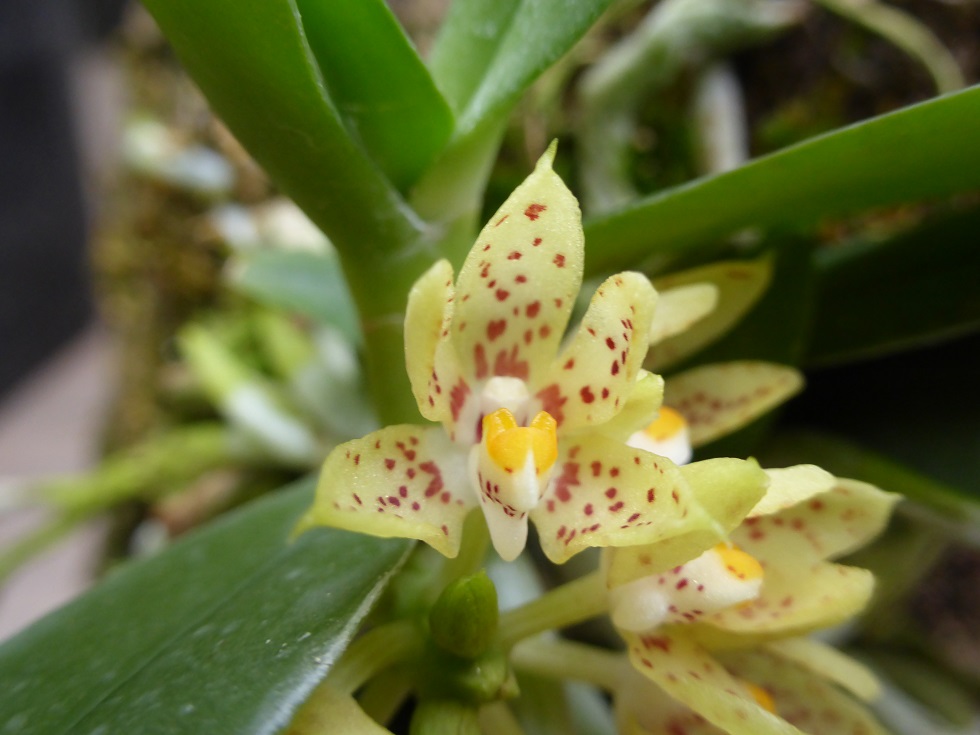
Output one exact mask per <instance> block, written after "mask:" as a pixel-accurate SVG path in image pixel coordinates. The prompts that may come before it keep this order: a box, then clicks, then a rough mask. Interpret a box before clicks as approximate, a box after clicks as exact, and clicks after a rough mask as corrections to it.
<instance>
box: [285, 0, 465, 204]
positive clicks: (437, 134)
mask: <svg viewBox="0 0 980 735" xmlns="http://www.w3.org/2000/svg"><path fill="white" fill-rule="evenodd" d="M296 6H297V8H298V9H299V13H300V20H301V22H302V24H303V29H304V30H305V32H306V37H307V39H308V40H309V44H310V47H311V48H312V50H313V54H314V56H315V57H316V60H317V62H318V63H319V66H320V71H321V72H322V74H323V78H324V81H325V82H326V85H327V89H328V90H329V92H330V97H331V99H332V100H333V102H334V104H335V105H336V107H337V109H338V110H339V111H340V114H341V115H342V116H343V118H344V121H345V122H346V123H347V127H348V129H349V130H351V131H352V132H353V134H354V136H355V137H356V138H357V139H359V140H360V141H361V143H363V144H364V147H365V148H367V150H368V151H369V152H370V154H371V157H372V158H373V159H374V160H375V161H376V162H377V164H378V165H379V166H380V167H381V169H382V170H383V171H384V172H385V173H386V174H387V175H388V177H389V178H390V179H391V180H392V181H393V182H394V183H395V185H396V186H397V187H398V188H399V189H400V190H402V191H404V190H405V189H407V188H408V186H410V185H411V184H412V183H414V182H415V180H416V179H417V178H418V177H419V176H420V175H421V174H422V172H423V171H425V169H426V167H427V166H428V165H429V164H431V163H432V161H433V160H434V159H435V157H436V156H437V155H438V153H439V152H440V151H441V150H442V148H443V146H444V145H445V144H446V142H447V141H448V140H449V136H450V134H451V133H452V130H453V115H452V113H451V112H450V110H449V106H448V104H447V103H446V101H445V100H444V99H443V98H442V95H441V94H440V93H439V91H438V90H437V89H436V87H435V83H434V82H433V81H432V77H431V76H430V75H429V71H428V69H426V68H425V66H424V65H423V64H422V60H421V59H420V58H419V57H418V54H416V53H415V49H414V48H413V47H412V44H411V42H410V41H409V40H408V38H407V37H406V36H405V34H404V32H403V31H402V28H401V26H400V25H399V24H398V21H397V20H395V18H394V16H392V14H391V11H390V10H389V9H388V6H387V5H386V4H385V3H384V2H383V1H382V0H342V1H340V2H337V1H336V0H334V1H333V2H324V1H323V0H296Z"/></svg>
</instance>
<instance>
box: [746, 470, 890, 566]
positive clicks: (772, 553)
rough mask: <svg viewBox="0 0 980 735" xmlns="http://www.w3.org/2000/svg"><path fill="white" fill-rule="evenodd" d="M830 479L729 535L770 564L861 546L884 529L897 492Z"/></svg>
mask: <svg viewBox="0 0 980 735" xmlns="http://www.w3.org/2000/svg"><path fill="white" fill-rule="evenodd" d="M770 474H771V471H770ZM832 482H833V485H832V489H831V490H829V491H827V492H823V493H819V494H815V495H812V496H809V497H808V499H807V500H805V501H804V502H801V503H797V504H796V505H793V506H790V507H788V508H785V509H784V510H781V511H779V512H777V513H773V514H770V515H764V516H756V517H753V518H748V519H746V521H745V523H744V524H743V525H742V526H741V527H740V528H739V529H738V530H736V531H735V532H734V533H733V534H732V538H733V539H734V540H735V541H736V543H738V544H739V545H740V546H742V547H743V548H745V549H746V550H747V551H749V552H750V553H751V554H753V555H755V556H757V557H759V558H762V559H767V560H768V563H769V565H770V566H785V567H800V566H808V565H810V564H812V563H815V562H817V561H819V560H821V559H833V558H837V557H839V556H842V555H844V554H847V553H849V552H851V551H854V550H855V549H858V548H860V547H861V546H863V545H864V544H866V543H867V542H868V541H870V540H871V539H872V538H874V537H875V536H876V535H878V534H879V533H880V532H881V531H882V530H883V529H884V528H885V526H886V525H887V523H888V519H889V517H890V515H891V511H892V509H893V508H894V507H895V503H896V502H898V500H899V499H900V496H898V495H895V494H893V493H886V492H883V491H881V490H879V489H878V488H876V487H874V486H873V485H869V484H867V483H863V482H858V481H856V480H847V479H834V478H832ZM787 573H790V572H787Z"/></svg>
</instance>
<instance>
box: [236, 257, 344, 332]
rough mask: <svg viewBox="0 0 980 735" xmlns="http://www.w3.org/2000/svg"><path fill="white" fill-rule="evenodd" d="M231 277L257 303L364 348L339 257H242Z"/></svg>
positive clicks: (238, 260)
mask: <svg viewBox="0 0 980 735" xmlns="http://www.w3.org/2000/svg"><path fill="white" fill-rule="evenodd" d="M229 272H230V273H231V280H232V285H233V286H234V287H235V288H236V289H238V290H239V291H242V292H243V293H246V294H248V295H249V296H251V297H252V298H254V299H256V300H257V301H260V302H262V303H264V304H267V305H269V306H275V307H279V308H282V309H286V310H287V311H291V312H294V313H296V314H301V315H303V316H306V317H309V318H311V319H313V320H314V321H316V322H319V323H320V324H329V325H331V326H334V327H336V328H337V329H339V330H340V331H341V332H342V333H343V334H344V336H346V337H347V338H348V339H349V340H350V341H351V342H352V343H354V344H358V343H360V341H361V332H360V325H359V324H358V320H357V309H356V307H355V306H354V301H353V299H352V298H351V295H350V292H349V291H348V290H347V282H346V281H345V280H344V274H343V271H342V270H341V268H340V263H339V262H338V260H337V258H336V257H334V256H332V255H320V254H316V253H303V252H285V251H278V250H259V251H256V252H254V253H248V254H246V255H241V256H238V257H237V258H236V259H235V261H234V267H233V268H231V269H230V271H229Z"/></svg>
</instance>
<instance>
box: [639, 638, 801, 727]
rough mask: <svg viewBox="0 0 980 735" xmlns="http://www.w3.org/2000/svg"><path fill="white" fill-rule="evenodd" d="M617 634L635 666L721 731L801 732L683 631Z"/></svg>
mask: <svg viewBox="0 0 980 735" xmlns="http://www.w3.org/2000/svg"><path fill="white" fill-rule="evenodd" d="M622 635H623V638H624V640H625V641H626V644H627V646H628V647H629V656H630V661H631V662H632V663H633V666H634V668H635V669H636V670H637V671H639V672H640V673H641V674H643V675H644V676H645V677H647V678H648V679H650V680H651V681H653V682H654V683H655V684H657V685H658V686H660V687H661V688H662V689H663V690H664V691H666V692H667V693H668V694H670V695H671V696H672V697H674V699H676V700H678V701H680V702H682V703H683V704H685V705H686V706H688V707H689V708H691V709H692V710H693V711H694V712H697V713H698V714H699V715H701V716H702V717H704V718H705V719H706V720H708V721H709V722H711V723H713V724H715V725H717V726H718V727H720V728H721V729H722V730H723V731H724V732H727V733H731V734H732V735H803V734H802V733H801V732H800V731H799V730H797V729H796V728H795V727H793V726H792V725H790V724H789V723H788V722H786V721H785V720H783V719H782V718H780V717H777V716H776V715H774V714H772V713H771V712H768V711H767V710H766V709H765V708H763V707H762V706H761V705H760V704H759V703H758V702H757V701H756V700H755V699H754V698H753V697H752V694H751V693H750V692H749V690H748V689H747V688H746V687H745V685H744V684H743V683H742V682H741V681H739V680H738V679H736V678H735V677H733V676H732V675H731V674H730V673H729V672H728V671H727V670H726V669H725V668H724V667H723V666H722V665H721V664H720V663H719V662H718V661H717V660H715V659H714V658H713V657H712V656H711V655H710V654H709V653H708V652H707V651H705V650H704V649H703V648H701V647H700V646H699V645H697V644H696V643H694V642H693V641H691V640H688V639H687V638H686V637H684V636H682V635H680V634H674V633H672V632H671V631H668V630H663V631H657V632H655V633H651V634H646V635H638V634H635V633H622Z"/></svg>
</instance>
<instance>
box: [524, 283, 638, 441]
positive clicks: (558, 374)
mask: <svg viewBox="0 0 980 735" xmlns="http://www.w3.org/2000/svg"><path fill="white" fill-rule="evenodd" d="M656 299H657V295H656V291H654V290H653V286H651V285H650V282H649V281H648V280H647V279H646V277H645V276H642V275H640V274H639V273H620V274H618V275H615V276H611V277H610V278H608V279H607V280H606V281H605V282H604V283H603V284H602V285H601V286H599V289H598V290H597V291H596V293H595V295H594V296H593V297H592V302H591V303H590V304H589V309H588V311H586V313H585V316H584V317H583V319H582V324H581V326H580V327H579V329H578V332H577V333H576V334H575V337H574V338H573V339H572V341H571V342H570V343H569V344H568V345H567V346H566V347H565V349H563V350H562V352H561V355H559V356H558V359H557V360H556V361H555V363H554V365H553V367H552V369H551V370H550V372H549V373H548V377H547V379H546V380H545V382H544V383H543V384H541V385H540V387H537V386H536V390H537V397H538V400H539V402H540V405H541V409H542V410H544V411H547V412H548V413H550V414H551V415H552V416H554V417H555V419H556V420H557V421H558V425H559V426H560V427H561V428H562V429H563V430H565V431H567V430H569V429H575V428H578V427H582V426H590V425H592V426H594V425H596V424H601V423H603V422H605V421H608V420H609V419H611V418H612V417H613V416H615V415H616V414H617V413H618V412H619V411H620V409H622V407H623V406H624V404H625V403H626V401H627V400H628V399H629V395H630V392H631V391H632V389H633V388H634V386H635V383H636V377H637V375H638V374H639V371H640V367H641V366H642V364H643V356H644V355H645V354H646V349H647V342H648V340H649V336H650V320H651V319H652V318H653V308H654V305H655V303H656Z"/></svg>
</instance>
